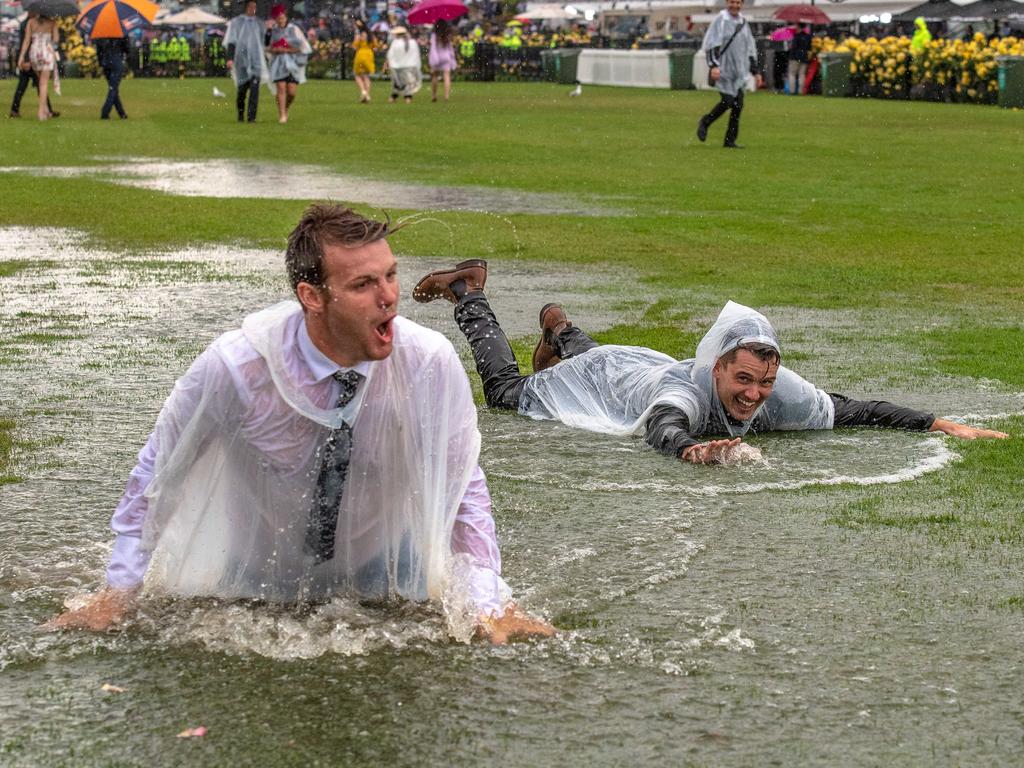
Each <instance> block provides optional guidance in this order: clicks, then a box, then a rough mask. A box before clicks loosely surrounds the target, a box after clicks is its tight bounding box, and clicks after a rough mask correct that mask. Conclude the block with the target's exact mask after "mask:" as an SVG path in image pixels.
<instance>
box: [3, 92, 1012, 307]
mask: <svg viewBox="0 0 1024 768" xmlns="http://www.w3.org/2000/svg"><path fill="white" fill-rule="evenodd" d="M214 83H216V84H218V85H219V86H220V87H221V89H222V90H228V91H230V90H231V87H230V84H229V83H228V82H227V81H226V80H225V81H212V80H202V81H184V82H178V81H160V82H156V81H133V82H129V83H127V84H126V85H125V87H124V90H125V98H126V103H128V104H131V105H132V107H133V109H132V119H131V120H129V121H126V122H124V123H120V122H119V123H101V122H100V121H99V120H96V119H95V117H96V116H95V114H94V113H95V111H96V104H98V103H99V102H100V101H101V94H102V83H99V82H88V81H68V83H67V84H66V85H67V89H68V90H67V92H66V96H65V97H64V102H65V104H64V106H65V110H64V114H65V116H64V117H62V118H61V120H59V121H55V122H53V123H51V124H46V125H43V126H40V125H37V124H33V123H31V122H30V121H24V120H23V121H19V122H16V123H15V122H14V121H12V122H11V123H8V126H7V128H8V134H9V135H10V140H9V141H5V144H4V147H3V148H0V164H3V165H14V164H19V165H25V164H27V165H57V164H91V163H94V162H96V161H95V160H94V159H93V158H94V157H96V156H103V155H106V156H111V155H117V156H125V155H137V156H147V157H163V158H180V159H195V158H203V157H211V158H214V157H216V158H221V157H234V158H241V159H273V160H279V161H288V162H301V163H309V164H317V165H322V166H324V167H326V168H330V169H332V170H335V171H339V172H346V173H352V174H356V175H365V176H370V177H374V178H382V179H390V180H410V181H418V182H429V183H442V184H474V185H482V186H488V187H505V188H513V189H521V190H525V191H536V192H557V193H567V194H571V195H574V196H578V197H580V196H588V195H592V196H595V197H596V198H599V199H600V200H602V201H604V202H613V203H614V204H615V205H619V206H625V207H628V208H631V209H632V210H634V211H635V212H636V215H635V216H629V217H611V218H596V217H595V218H583V219H581V218H576V217H568V216H528V215H515V216H509V217H507V218H508V219H509V220H510V221H511V222H512V223H514V224H515V226H516V231H517V235H516V236H513V235H512V234H511V229H510V227H509V226H508V225H506V224H504V223H503V222H501V221H500V220H496V219H494V218H493V217H491V216H486V215H474V214H467V213H460V214H453V215H449V218H450V220H451V221H453V222H457V224H458V227H459V230H460V232H459V238H458V247H459V251H460V255H463V256H477V255H481V256H487V255H492V256H511V255H517V256H518V257H521V258H527V259H544V260H549V261H550V260H559V261H563V262H573V263H581V264H585V263H591V262H614V263H618V264H623V265H625V266H628V267H631V268H634V269H636V270H637V271H639V272H640V273H641V274H644V275H648V276H649V281H650V285H653V286H655V287H657V286H672V287H677V288H679V287H689V286H701V287H702V288H703V289H704V290H705V291H706V293H707V294H708V296H709V301H714V302H718V301H724V299H726V298H734V299H736V300H738V301H745V302H748V303H758V302H763V301H765V300H766V297H770V300H771V301H772V303H774V304H796V305H800V306H813V307H836V306H843V307H851V306H875V307H878V308H880V309H886V310H891V309H892V308H895V307H899V306H904V305H913V306H927V305H928V304H930V303H941V304H944V305H957V306H970V305H973V304H974V303H976V302H977V301H978V296H979V295H982V294H979V293H978V289H984V294H983V295H984V297H985V303H986V305H988V306H1002V307H1016V306H1019V303H1020V300H1021V295H1022V289H1021V288H1020V286H1021V285H1022V284H1024V264H1022V262H1021V261H1020V260H1019V259H1017V258H1016V257H1015V253H1013V249H1012V248H1011V247H1010V246H1009V244H1011V243H1014V242H1020V241H1021V240H1022V236H1024V221H1022V219H1021V217H1020V216H1019V215H1017V213H1018V212H1017V210H1016V208H1017V201H1018V200H1019V196H1020V192H1021V178H1022V175H1021V173H1020V171H1021V161H1020V160H1019V158H1020V157H1021V153H1020V149H1021V148H1022V141H1024V140H1022V138H1021V136H1022V131H1021V127H1022V122H1024V116H1022V115H1020V114H1019V113H1013V112H1010V111H1007V110H1000V109H995V108H978V107H971V106H954V105H938V104H920V103H900V102H871V101H857V100H837V99H817V98H815V99H787V98H784V97H774V96H770V95H766V94H758V95H756V96H754V97H752V98H751V99H750V101H749V104H748V107H747V109H746V110H745V114H744V125H743V132H744V141H745V142H746V143H747V144H748V149H747V151H746V152H744V153H735V154H728V153H724V152H722V151H721V149H720V148H719V147H717V146H715V145H714V141H709V143H708V144H707V145H701V144H699V143H698V142H697V141H696V139H695V138H694V137H693V136H692V125H693V124H694V123H695V120H696V117H697V116H699V115H700V114H701V113H702V112H703V111H704V110H706V108H707V105H708V103H709V100H711V99H713V97H712V96H709V95H707V94H702V93H693V92H660V91H645V90H640V89H614V88H591V89H588V92H587V94H586V97H585V98H582V99H572V100H570V99H568V98H567V97H566V93H565V91H566V89H565V88H564V87H563V86H556V85H546V84H523V85H516V84H459V85H458V87H457V89H456V96H455V99H454V101H452V102H451V103H450V104H447V105H439V104H430V103H429V102H426V101H422V102H416V103H414V104H412V105H410V106H408V107H406V106H404V105H395V106H392V107H389V106H388V105H386V104H377V103H374V104H373V105H371V107H370V108H369V109H367V108H366V107H365V106H360V105H358V104H356V103H355V101H354V100H353V99H351V96H352V93H353V91H354V88H353V86H352V84H351V83H337V82H313V83H310V84H307V85H306V86H303V88H302V89H300V94H299V100H298V101H297V103H296V107H295V112H294V117H293V121H292V122H291V123H289V125H288V126H286V127H281V126H278V125H276V124H275V123H273V122H272V117H273V116H272V115H271V114H270V110H269V109H264V112H263V114H262V115H261V122H260V123H258V124H257V125H255V126H245V127H239V126H238V125H237V124H236V123H235V122H234V120H233V117H232V115H231V105H230V104H229V103H228V102H229V101H230V100H223V99H221V100H217V99H213V98H212V97H211V96H210V90H211V87H212V85H213V84H214ZM11 87H13V85H12V84H6V83H5V84H4V86H3V87H0V97H2V96H3V95H5V94H6V92H7V91H9V90H10V88H11ZM797 126H798V127H797ZM242 131H244V133H242ZM716 138H717V137H716ZM963 146H971V148H972V150H971V171H970V173H965V172H964V169H963V167H962V165H961V164H959V163H944V162H939V161H937V160H936V158H942V157H955V156H957V153H958V152H960V151H961V148H962V147H963ZM209 183H210V185H211V187H213V186H216V185H219V184H223V183H226V182H225V180H222V179H219V178H217V177H216V176H214V175H212V174H211V178H210V179H209ZM5 187H7V191H6V194H5V198H4V200H3V201H2V202H0V213H2V215H3V220H4V221H7V222H10V223H22V224H33V225H38V224H44V223H45V224H59V225H66V226H76V227H80V228H83V229H85V230H86V231H88V232H90V233H91V234H93V235H94V236H96V237H97V238H100V239H101V240H103V241H104V242H106V243H108V244H114V245H122V246H127V247H133V248H134V247H139V246H145V247H152V246H163V245H166V246H174V245H182V244H186V243H196V242H229V241H240V242H250V243H253V244H256V245H265V246H270V247H277V248H279V247H281V246H282V245H283V242H284V236H285V234H286V233H287V232H288V230H289V229H290V227H291V226H292V225H293V224H294V221H295V220H296V218H297V216H298V214H299V212H300V211H301V209H302V207H303V202H301V201H271V200H223V199H209V198H174V197H170V196H167V195H162V194H159V193H156V192H145V191H141V190H131V189H126V188H119V187H116V186H112V185H110V184H107V183H103V182H100V181H96V180H85V179H31V178H27V177H23V176H11V177H8V178H5ZM55 195H58V196H61V197H66V198H69V199H74V200H75V201H76V204H75V205H74V206H62V207H60V208H59V210H55V208H54V206H53V205H52V201H53V198H54V196H55ZM115 210H116V211H118V215H117V216H111V215H110V213H109V212H110V211H115ZM395 213H398V214H401V213H403V212H402V211H396V212H395ZM443 216H444V215H442V217H443ZM395 244H396V246H397V247H398V248H400V249H402V250H404V251H406V252H411V253H421V254H434V255H436V254H447V253H448V252H449V251H450V244H449V240H448V235H447V233H446V232H445V231H443V228H442V227H432V226H416V227H410V228H409V229H407V230H406V231H404V232H402V233H401V234H400V235H398V236H396V238H395ZM964 253H970V254H971V258H970V259H965V258H961V257H960V254H964Z"/></svg>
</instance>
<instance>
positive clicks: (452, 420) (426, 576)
mask: <svg viewBox="0 0 1024 768" xmlns="http://www.w3.org/2000/svg"><path fill="white" fill-rule="evenodd" d="M387 234H388V226H387V224H385V223H380V222H376V221H372V220H369V219H365V218H364V217H362V216H360V215H359V214H357V213H355V212H353V211H351V210H347V209H342V208H340V207H339V206H333V205H314V206H312V207H311V208H309V209H308V210H307V211H306V213H305V214H304V215H303V218H302V220H301V221H300V222H299V225H298V227H296V229H295V231H294V232H292V234H291V237H290V238H289V243H288V252H287V256H286V264H287V267H288V273H289V277H290V278H291V282H292V286H293V288H294V290H295V293H296V296H297V298H298V302H294V301H287V302H282V303H280V304H278V305H276V306H272V307H270V308H269V309H265V310H262V311H260V312H256V313H254V314H252V315H249V316H248V317H247V318H246V319H245V322H244V323H243V324H242V327H241V329H239V330H235V331H231V332H228V333H226V334H224V335H222V336H221V337H220V338H218V339H217V340H216V341H214V342H213V344H211V345H210V347H209V348H207V350H206V351H205V352H203V353H202V354H201V355H200V356H199V357H198V358H197V359H196V360H195V362H194V363H193V364H192V366H191V368H190V369H189V371H188V372H187V373H186V374H185V375H184V376H183V377H182V378H181V379H179V380H178V382H177V384H176V385H175V387H174V391H173V392H172V393H171V395H170V397H169V398H168V400H167V402H166V403H165V404H164V407H163V409H162V410H161V412H160V416H159V419H158V420H157V425H156V428H155V430H154V431H153V433H152V435H151V436H150V438H149V440H148V441H147V443H146V446H145V447H144V448H143V450H142V452H141V453H140V454H139V461H138V463H137V465H136V467H135V469H134V470H133V471H132V473H131V476H130V479H129V483H128V488H127V490H126V492H125V494H124V496H123V498H122V499H121V503H120V504H119V505H118V507H117V510H116V511H115V513H114V516H113V522H112V527H113V529H114V530H115V532H116V533H117V534H118V536H117V540H116V541H115V544H114V549H113V553H112V555H111V559H110V564H109V566H108V569H107V587H106V588H105V589H104V590H102V591H101V592H99V593H98V594H97V595H96V596H95V597H94V598H93V599H92V600H91V601H90V602H89V604H88V605H86V606H85V607H83V608H80V609H77V610H71V611H68V612H66V613H64V614H62V615H61V616H59V617H57V618H56V619H55V620H53V622H52V625H53V626H55V627H58V628H65V627H85V628H91V629H106V628H107V627H109V626H110V625H112V624H114V623H117V622H118V621H119V620H120V619H121V618H122V617H123V616H124V615H125V614H126V613H127V612H128V611H130V610H131V609H132V607H133V606H134V603H135V600H136V594H137V592H138V591H139V589H140V587H141V586H142V583H143V579H144V577H145V581H146V584H147V587H149V588H151V589H153V590H156V591H160V592H162V593H169V594H172V595H182V596H193V595H212V596H217V597H222V598H226V599H232V598H257V599H262V600H270V601H280V602H295V601H305V600H309V599H324V598H328V597H330V596H332V595H335V594H339V593H347V594H354V595H357V596H360V597H363V598H370V599H383V598H389V597H403V598H407V599H410V600H431V601H435V602H436V603H437V604H439V605H442V606H443V608H444V611H445V616H446V618H447V619H448V621H449V629H450V631H451V633H452V635H453V636H454V637H457V638H460V639H468V638H469V637H470V636H472V634H473V632H474V631H476V632H478V633H480V634H482V635H485V636H487V637H489V638H490V639H491V640H492V641H493V642H503V641H504V640H506V639H507V638H508V637H509V636H512V635H549V634H552V633H553V629H552V628H551V627H550V626H549V625H548V624H546V623H544V622H543V621H540V620H538V619H533V618H531V617H529V616H527V615H526V614H524V613H522V612H521V611H519V610H518V609H517V608H516V607H515V605H514V604H512V603H510V602H509V600H510V596H509V592H508V588H507V586H506V585H505V584H504V582H503V581H502V579H501V576H500V571H501V556H500V554H499V551H498V546H497V541H496V538H495V532H494V521H493V519H492V518H491V512H490V496H489V494H488V490H487V482H486V479H485V478H484V475H483V472H482V471H481V470H480V467H479V465H478V463H477V456H478V453H479V449H480V433H479V432H478V430H477V425H476V409H475V407H474V405H473V399H472V394H471V391H470V387H469V381H468V379H467V377H466V373H465V371H464V370H463V368H462V365H461V363H460V362H459V359H458V356H457V355H456V354H455V350H454V349H453V348H452V345H451V343H450V342H448V341H447V340H446V339H445V338H444V337H443V336H442V335H441V334H439V333H437V332H436V331H431V330H429V329H427V328H423V327H421V326H419V325H416V324H415V323H413V322H411V321H409V320H406V319H405V318H403V317H401V316H400V315H398V314H397V302H398V281H397V265H396V261H395V258H394V256H393V255H392V253H391V249H390V247H389V246H388V243H387V241H386V240H385V239H384V238H385V236H386V235H387ZM147 572H148V573H147Z"/></svg>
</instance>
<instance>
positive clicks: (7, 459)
mask: <svg viewBox="0 0 1024 768" xmlns="http://www.w3.org/2000/svg"><path fill="white" fill-rule="evenodd" d="M14 427H15V424H14V421H13V420H12V419H0V485H6V484H8V483H17V482H19V481H20V480H21V478H20V477H17V476H16V475H14V474H13V473H12V472H11V451H12V449H13V447H14Z"/></svg>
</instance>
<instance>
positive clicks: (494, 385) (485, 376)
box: [455, 293, 597, 411]
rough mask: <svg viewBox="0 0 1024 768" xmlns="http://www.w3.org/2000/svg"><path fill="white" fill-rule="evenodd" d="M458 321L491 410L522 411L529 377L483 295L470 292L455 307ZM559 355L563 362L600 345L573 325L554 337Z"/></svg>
mask: <svg viewBox="0 0 1024 768" xmlns="http://www.w3.org/2000/svg"><path fill="white" fill-rule="evenodd" d="M455 322H456V323H457V324H458V326H459V330H460V331H462V333H463V334H464V335H465V336H466V340H467V341H468V342H469V346H470V348H471V349H472V350H473V359H474V360H475V361H476V370H477V373H479V374H480V378H481V380H482V381H483V385H484V399H486V400H487V404H488V405H489V406H490V407H491V408H506V409H508V410H512V411H518V410H519V398H520V396H521V395H522V393H523V387H525V386H526V380H527V378H529V377H528V376H524V375H523V374H521V373H520V372H519V364H518V363H517V362H516V358H515V355H513V354H512V347H511V345H510V344H509V343H508V338H507V337H506V336H505V332H504V331H503V330H501V326H500V325H498V319H497V318H496V317H495V316H494V312H493V311H492V310H491V305H490V304H489V303H488V302H487V297H486V296H485V295H484V294H483V293H467V294H466V295H465V296H463V297H462V298H461V299H460V300H459V303H458V304H456V305H455ZM553 346H554V348H555V352H556V354H557V355H558V357H559V358H561V359H562V360H567V359H569V358H570V357H572V356H573V355H579V354H582V353H583V352H586V351H587V350H588V349H593V348H594V347H596V346H597V342H596V341H594V340H593V339H592V338H590V337H589V336H587V334H585V333H584V332H583V331H581V330H580V329H579V328H575V327H573V326H569V327H567V328H565V329H563V330H562V332H561V333H559V334H558V336H556V337H555V338H554V344H553Z"/></svg>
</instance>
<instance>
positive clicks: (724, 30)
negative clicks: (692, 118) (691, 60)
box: [697, 0, 763, 149]
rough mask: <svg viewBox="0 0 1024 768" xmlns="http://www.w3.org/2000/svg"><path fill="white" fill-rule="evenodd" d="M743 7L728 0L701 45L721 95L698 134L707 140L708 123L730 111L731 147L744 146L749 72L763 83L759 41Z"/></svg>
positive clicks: (728, 135)
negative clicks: (740, 141) (743, 121)
mask: <svg viewBox="0 0 1024 768" xmlns="http://www.w3.org/2000/svg"><path fill="white" fill-rule="evenodd" d="M742 7H743V0H726V3H725V8H724V9H723V10H722V11H721V12H720V13H719V14H718V15H717V16H716V17H715V20H714V21H712V22H711V26H710V27H708V31H707V32H706V33H705V35H704V43H703V45H701V48H702V50H703V51H704V54H705V55H706V56H707V59H708V69H709V70H710V74H711V79H712V80H713V81H714V83H715V87H717V88H718V93H719V96H720V98H719V100H718V103H717V104H716V105H715V106H714V108H713V109H712V110H711V111H710V112H708V113H707V114H706V115H704V116H703V117H702V118H701V119H700V122H699V123H697V138H698V139H700V140H701V141H705V140H706V139H707V137H708V127H709V126H710V125H711V124H712V123H713V122H715V120H717V119H718V118H720V117H721V116H722V115H724V114H725V113H726V112H727V111H728V112H729V126H728V127H727V128H726V129H725V142H724V143H723V146H724V147H727V148H730V149H741V147H740V145H739V144H737V143H736V139H737V138H739V135H740V113H741V112H742V111H743V89H744V88H745V87H746V83H747V77H748V75H754V76H755V77H756V79H757V87H758V88H760V87H761V86H762V85H763V79H762V77H761V75H760V74H758V71H757V45H756V44H755V43H754V35H753V34H752V33H751V31H750V25H749V24H748V23H747V20H746V19H745V18H743V16H742V15H741V14H740V9H741V8H742Z"/></svg>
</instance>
